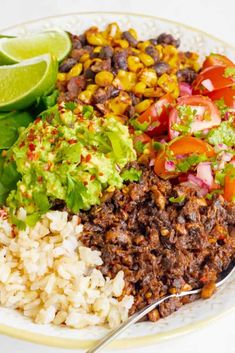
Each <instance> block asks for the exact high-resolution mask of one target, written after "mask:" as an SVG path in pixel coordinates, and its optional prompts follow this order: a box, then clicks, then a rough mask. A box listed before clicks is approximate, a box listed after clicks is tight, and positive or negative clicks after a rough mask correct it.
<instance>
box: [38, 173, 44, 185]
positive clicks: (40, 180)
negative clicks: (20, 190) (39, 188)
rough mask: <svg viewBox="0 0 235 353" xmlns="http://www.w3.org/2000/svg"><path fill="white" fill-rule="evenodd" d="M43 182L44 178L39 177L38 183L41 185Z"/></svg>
mask: <svg viewBox="0 0 235 353" xmlns="http://www.w3.org/2000/svg"><path fill="white" fill-rule="evenodd" d="M42 181H43V177H42V176H41V175H39V176H38V182H39V183H40V184H41V183H42Z"/></svg>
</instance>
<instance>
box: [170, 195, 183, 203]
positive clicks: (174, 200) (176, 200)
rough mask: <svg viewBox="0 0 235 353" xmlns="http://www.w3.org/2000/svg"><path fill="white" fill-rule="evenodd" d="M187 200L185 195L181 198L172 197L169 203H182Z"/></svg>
mask: <svg viewBox="0 0 235 353" xmlns="http://www.w3.org/2000/svg"><path fill="white" fill-rule="evenodd" d="M184 200H185V195H181V196H178V197H170V198H169V201H170V202H172V203H181V202H183V201H184Z"/></svg>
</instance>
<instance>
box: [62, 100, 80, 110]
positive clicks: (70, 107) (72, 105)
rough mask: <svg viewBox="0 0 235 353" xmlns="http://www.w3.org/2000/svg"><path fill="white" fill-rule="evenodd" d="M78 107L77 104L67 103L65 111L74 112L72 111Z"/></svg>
mask: <svg viewBox="0 0 235 353" xmlns="http://www.w3.org/2000/svg"><path fill="white" fill-rule="evenodd" d="M76 106H77V104H76V103H74V102H65V104H64V107H65V109H68V110H72V111H73V110H74V109H75V108H76Z"/></svg>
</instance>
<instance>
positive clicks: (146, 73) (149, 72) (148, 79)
mask: <svg viewBox="0 0 235 353" xmlns="http://www.w3.org/2000/svg"><path fill="white" fill-rule="evenodd" d="M139 79H140V81H142V82H144V83H145V84H146V86H148V87H154V86H155V85H156V84H157V74H156V72H155V71H154V70H153V69H144V70H143V71H142V72H141V74H140V77H139Z"/></svg>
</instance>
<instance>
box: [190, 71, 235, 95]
mask: <svg viewBox="0 0 235 353" xmlns="http://www.w3.org/2000/svg"><path fill="white" fill-rule="evenodd" d="M226 69H227V68H226V67H225V66H219V65H217V66H216V65H215V66H211V67H208V68H207V69H205V70H203V71H202V72H201V73H200V74H199V75H198V76H197V78H196V79H195V81H194V82H193V93H194V94H205V95H207V93H210V92H213V91H216V90H218V89H221V88H225V87H231V86H233V85H234V84H235V78H234V77H232V76H230V77H225V76H226Z"/></svg>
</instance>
